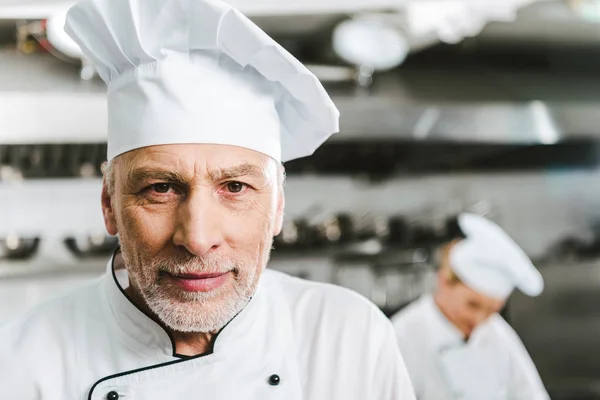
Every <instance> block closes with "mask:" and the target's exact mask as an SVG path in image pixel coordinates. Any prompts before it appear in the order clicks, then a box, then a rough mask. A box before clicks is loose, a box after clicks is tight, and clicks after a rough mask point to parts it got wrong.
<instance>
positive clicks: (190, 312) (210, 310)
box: [144, 274, 258, 333]
mask: <svg viewBox="0 0 600 400" xmlns="http://www.w3.org/2000/svg"><path fill="white" fill-rule="evenodd" d="M256 278H257V277H256V276H255V274H251V275H247V276H245V277H244V279H243V280H233V279H231V281H230V282H228V283H227V284H225V285H223V286H221V287H219V288H217V289H215V290H211V291H209V292H189V291H186V290H183V289H181V288H179V287H176V286H174V285H172V284H159V285H156V286H155V287H153V288H152V289H151V290H148V291H146V293H145V294H144V298H145V299H144V300H145V302H146V304H147V305H148V307H149V308H150V310H151V311H152V312H153V313H154V314H155V315H156V316H157V317H158V318H159V319H160V320H161V321H162V323H163V324H165V325H166V326H167V327H168V328H169V329H172V330H174V331H177V332H186V333H187V332H190V333H191V332H216V331H219V330H220V329H221V328H223V327H224V326H225V325H227V323H229V321H231V320H232V319H233V318H234V317H235V316H236V315H237V314H238V313H239V312H240V311H242V310H243V309H244V307H245V306H246V305H247V304H248V302H249V301H250V298H251V297H252V296H253V294H254V292H255V290H256V286H257V284H258V279H256Z"/></svg>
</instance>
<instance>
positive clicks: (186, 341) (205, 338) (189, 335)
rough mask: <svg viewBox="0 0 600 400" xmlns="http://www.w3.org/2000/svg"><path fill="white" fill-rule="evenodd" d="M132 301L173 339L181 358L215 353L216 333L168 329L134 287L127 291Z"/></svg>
mask: <svg viewBox="0 0 600 400" xmlns="http://www.w3.org/2000/svg"><path fill="white" fill-rule="evenodd" d="M125 292H126V293H127V296H129V298H130V300H131V301H132V302H133V303H134V304H135V305H136V306H137V307H138V308H139V309H141V310H142V311H143V312H144V313H145V314H146V315H148V316H149V317H150V318H152V320H154V322H156V323H157V324H159V325H160V326H161V327H162V328H163V329H164V330H165V331H166V332H167V333H168V334H169V336H170V337H171V340H173V343H174V345H175V353H176V354H177V355H181V356H190V357H191V356H197V355H200V354H206V353H210V352H212V351H213V344H214V339H215V338H216V335H217V333H216V332H208V333H207V332H178V331H175V330H173V329H170V328H169V327H167V326H166V325H165V324H164V323H162V321H160V319H159V318H158V317H157V316H156V314H154V313H153V312H152V311H151V310H150V308H149V307H148V306H147V305H146V302H145V301H144V299H143V298H142V296H141V295H140V293H139V291H138V290H136V289H135V288H134V287H133V285H130V286H129V287H128V288H127V289H125Z"/></svg>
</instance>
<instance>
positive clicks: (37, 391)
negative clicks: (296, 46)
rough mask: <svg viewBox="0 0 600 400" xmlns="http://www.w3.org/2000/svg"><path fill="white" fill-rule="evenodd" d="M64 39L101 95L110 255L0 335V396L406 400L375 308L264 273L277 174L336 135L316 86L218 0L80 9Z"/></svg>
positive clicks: (132, 0)
mask: <svg viewBox="0 0 600 400" xmlns="http://www.w3.org/2000/svg"><path fill="white" fill-rule="evenodd" d="M66 31H67V32H68V33H69V35H70V36H71V37H72V38H73V39H74V40H75V41H76V42H77V43H78V45H79V46H80V47H81V49H82V51H83V52H84V54H85V56H86V57H87V58H88V59H90V60H91V61H92V62H93V63H94V64H95V67H96V69H97V71H98V73H99V75H100V76H101V77H102V79H103V80H104V81H105V82H106V83H107V85H108V96H107V101H108V112H109V114H108V165H107V168H105V176H104V184H103V189H102V196H101V198H102V212H103V215H104V221H105V225H106V229H107V231H108V233H109V234H111V235H118V237H119V240H120V250H118V251H117V253H116V254H115V255H114V256H113V257H112V258H111V260H110V261H109V262H108V265H107V273H106V275H105V276H104V277H102V278H101V279H100V280H98V281H97V282H95V283H93V284H92V285H90V286H88V287H86V288H84V289H82V290H79V291H77V292H75V293H72V294H70V295H68V296H66V297H63V298H59V299H57V300H54V301H52V302H50V303H47V304H45V305H42V306H41V307H39V308H37V309H35V310H33V311H31V312H29V313H28V314H27V315H24V316H19V317H17V318H16V319H13V320H10V321H8V322H6V323H4V324H3V325H1V326H0V399H6V400H8V399H18V400H83V399H94V400H119V399H122V400H165V399H169V400H175V399H177V400H185V399H195V400H196V399H236V400H239V399H256V400H258V399H260V400H268V399H279V400H281V399H286V400H293V399H310V400H319V399H329V400H336V399H338V400H348V399H356V400H367V399H369V400H384V399H385V400H396V399H414V393H413V390H412V385H411V383H410V380H409V378H408V374H407V372H406V370H405V367H404V364H403V361H402V359H401V356H400V353H399V350H398V347H397V345H396V339H395V335H394V331H393V327H392V325H391V323H390V322H389V321H387V320H386V318H385V316H384V315H383V314H382V313H381V312H380V311H379V310H378V309H377V308H375V307H374V306H373V305H372V304H371V303H369V302H367V301H366V300H364V299H363V298H361V297H359V296H358V295H356V294H353V293H351V292H350V291H348V290H345V289H342V288H339V287H334V286H331V285H324V284H316V283H310V282H306V281H303V280H300V279H296V278H293V277H290V276H287V275H284V274H281V273H276V272H274V271H271V270H265V265H266V264H267V260H268V259H269V251H270V249H271V246H272V241H273V237H274V236H275V235H277V234H278V233H279V231H280V230H281V225H282V217H283V210H284V197H283V189H282V184H283V180H284V179H283V168H282V165H281V162H284V161H287V160H290V159H293V158H297V157H304V156H307V155H309V154H311V153H312V152H313V151H314V150H315V149H316V148H317V147H318V146H319V145H320V144H321V143H322V142H324V141H325V140H326V139H327V138H328V137H329V136H330V135H331V134H332V133H334V132H336V131H337V129H338V111H337V110H336V108H335V107H334V105H333V103H332V101H331V100H330V98H329V97H328V96H327V94H326V92H325V90H324V89H323V87H322V86H321V85H320V83H319V82H318V80H317V79H316V78H315V76H313V75H312V74H311V73H309V71H308V70H307V69H306V68H305V67H304V66H303V65H302V64H301V63H300V62H299V61H297V60H296V59H294V58H293V57H292V56H291V55H290V54H289V53H287V52H286V51H285V50H284V49H283V48H282V47H280V46H279V45H278V44H276V43H275V42H274V41H273V40H272V39H270V38H269V37H268V36H267V35H266V34H265V33H264V32H262V31H261V30H260V29H259V28H258V27H257V26H255V25H253V24H252V23H251V22H250V21H249V20H248V19H246V18H245V17H244V16H242V15H241V14H240V13H239V12H238V11H236V10H234V9H232V8H231V7H230V6H228V5H226V4H225V3H222V2H221V1H218V0H143V1H140V0H91V1H90V0H88V1H84V2H81V3H78V4H77V5H75V6H74V7H73V8H72V9H71V10H70V11H69V14H68V18H67V22H66Z"/></svg>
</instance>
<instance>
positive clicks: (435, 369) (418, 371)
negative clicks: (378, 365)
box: [392, 295, 549, 400]
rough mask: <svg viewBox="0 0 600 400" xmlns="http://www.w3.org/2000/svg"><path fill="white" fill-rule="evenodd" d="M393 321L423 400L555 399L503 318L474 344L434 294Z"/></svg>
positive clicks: (490, 323) (488, 324)
mask: <svg viewBox="0 0 600 400" xmlns="http://www.w3.org/2000/svg"><path fill="white" fill-rule="evenodd" d="M392 322H393V324H394V328H395V330H396V334H397V338H398V343H399V346H400V352H401V353H402V356H403V358H404V361H405V363H406V367H407V369H408V372H409V375H410V377H411V380H412V383H413V386H414V389H415V392H416V396H417V399H418V400H454V399H464V400H509V399H510V400H549V396H548V393H547V392H546V389H545V388H544V385H543V383H542V380H541V378H540V376H539V374H538V372H537V370H536V368H535V365H534V364H533V361H532V360H531V358H530V356H529V354H528V353H527V350H526V349H525V346H524V345H523V343H522V342H521V340H520V339H519V337H518V336H517V333H516V332H515V331H514V330H513V329H512V328H511V327H510V325H508V323H507V322H506V321H505V320H504V319H503V318H502V317H501V316H500V315H498V314H495V315H493V316H491V317H490V318H489V319H488V320H487V321H485V322H484V323H483V324H481V325H480V326H479V327H477V329H476V330H475V331H474V332H473V334H472V335H471V337H470V339H469V340H468V342H465V341H464V339H463V335H462V333H461V332H460V331H459V330H458V329H457V328H456V327H455V326H454V325H453V324H451V323H450V321H448V319H447V318H446V317H445V316H444V315H443V314H442V313H441V311H440V310H439V308H438V307H437V305H436V304H435V302H434V300H433V298H432V296H430V295H424V296H422V297H421V298H420V299H418V300H417V301H415V302H414V303H413V304H411V305H409V306H408V307H406V308H405V309H403V310H401V311H400V312H399V313H398V314H396V315H395V316H393V317H392Z"/></svg>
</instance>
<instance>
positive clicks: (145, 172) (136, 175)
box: [127, 167, 187, 183]
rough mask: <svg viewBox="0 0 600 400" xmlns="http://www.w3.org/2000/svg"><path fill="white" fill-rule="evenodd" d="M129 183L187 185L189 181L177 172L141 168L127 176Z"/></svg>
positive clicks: (135, 169)
mask: <svg viewBox="0 0 600 400" xmlns="http://www.w3.org/2000/svg"><path fill="white" fill-rule="evenodd" d="M127 179H128V181H129V182H132V183H137V182H145V181H151V180H153V181H161V182H174V183H186V182H187V180H186V179H185V178H184V177H183V176H181V174H179V173H178V172H176V171H169V170H163V169H156V168H148V167H139V168H134V169H133V170H131V171H129V173H128V174H127Z"/></svg>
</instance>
